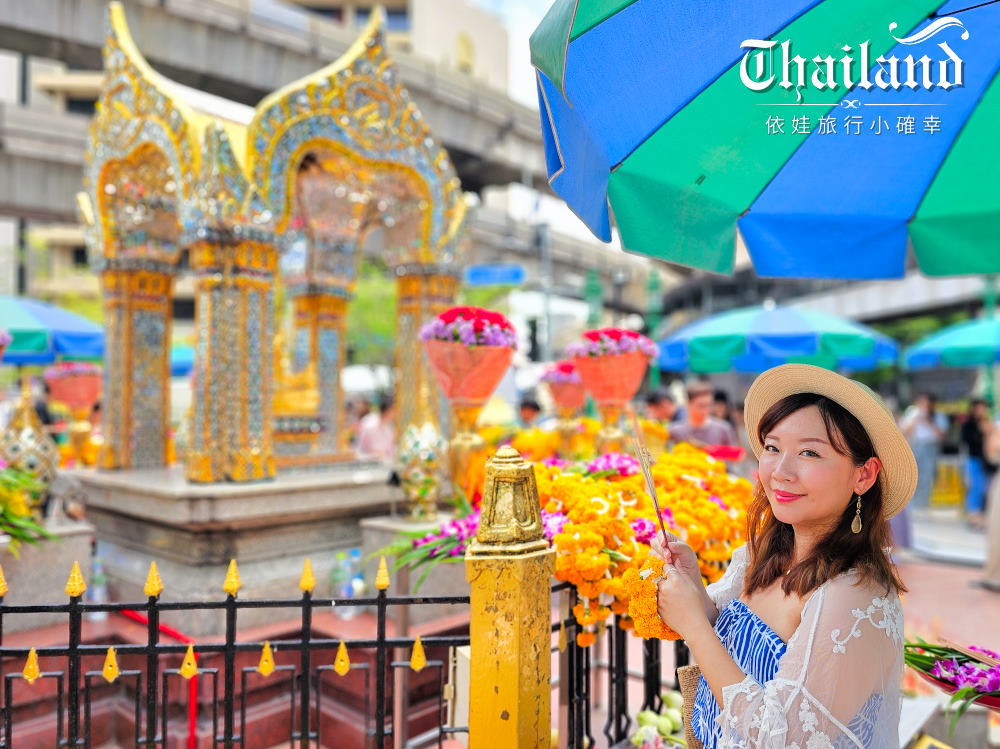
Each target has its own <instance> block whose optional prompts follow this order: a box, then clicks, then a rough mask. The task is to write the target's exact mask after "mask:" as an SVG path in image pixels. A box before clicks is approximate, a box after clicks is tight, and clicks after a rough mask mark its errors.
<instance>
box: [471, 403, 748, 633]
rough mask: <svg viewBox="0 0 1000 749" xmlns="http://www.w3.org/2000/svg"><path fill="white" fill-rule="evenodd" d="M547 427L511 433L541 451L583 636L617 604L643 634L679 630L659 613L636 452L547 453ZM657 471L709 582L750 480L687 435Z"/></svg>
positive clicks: (477, 466)
mask: <svg viewBox="0 0 1000 749" xmlns="http://www.w3.org/2000/svg"><path fill="white" fill-rule="evenodd" d="M583 423H584V429H586V428H587V426H586V425H587V422H586V421H584V422H583ZM595 423H596V422H595ZM547 434H550V433H546V432H542V431H541V430H535V429H532V430H526V431H524V432H521V433H519V434H517V435H515V436H514V443H515V447H516V448H517V449H518V450H519V451H520V452H522V453H527V454H529V455H530V456H531V458H533V459H534V460H536V461H539V462H536V463H535V466H534V470H535V479H536V483H537V486H538V496H539V501H540V503H541V508H542V517H543V522H544V525H545V529H546V533H545V535H546V537H547V538H548V539H549V540H550V542H551V543H552V545H553V546H554V548H555V550H556V564H555V577H556V579H558V580H560V581H568V582H570V583H572V584H573V585H574V586H575V587H576V592H577V595H578V596H579V598H580V601H579V603H578V604H577V605H576V606H575V607H574V609H573V614H574V616H575V618H576V620H577V623H578V624H579V625H580V627H581V628H583V631H581V632H580V633H579V634H578V637H577V641H578V643H587V644H589V643H591V642H593V638H594V637H595V630H599V629H600V627H602V626H603V625H604V623H605V622H606V621H607V619H608V618H609V617H610V616H612V615H613V614H614V615H618V616H619V617H622V618H621V619H620V621H619V626H621V627H622V628H623V629H631V628H634V630H635V632H636V634H637V635H638V636H641V637H647V638H648V637H660V638H664V639H676V634H674V633H673V632H672V631H670V630H669V628H667V627H666V625H664V624H663V622H662V621H660V619H659V616H658V615H657V613H656V595H655V586H654V583H653V582H652V580H653V578H655V577H656V576H657V575H659V574H660V571H659V570H657V569H656V567H657V565H658V564H659V562H658V560H655V559H652V558H650V555H649V548H650V547H649V543H650V542H651V541H652V539H653V537H654V536H655V535H656V534H657V533H659V522H658V520H657V518H656V511H655V509H654V506H653V502H652V500H651V498H650V497H649V494H647V492H646V486H645V483H644V481H643V478H642V475H641V473H640V472H638V471H634V470H633V468H634V465H633V464H634V463H635V460H634V458H632V457H630V456H625V455H617V454H608V455H602V456H598V458H596V459H592V460H589V461H576V462H572V461H566V460H560V459H557V458H554V457H551V456H550V457H547V458H546V457H545V456H546V455H547V454H549V453H550V447H549V443H548V442H547V437H546V436H545V435H547ZM491 436H494V437H496V436H498V435H491ZM490 452H491V450H490V449H489V448H487V450H486V451H484V452H483V453H481V454H480V455H478V456H476V458H477V459H476V460H475V461H473V467H472V468H470V472H469V474H468V476H467V479H466V482H465V483H466V485H465V487H464V488H465V489H466V496H467V497H468V498H470V500H471V501H472V504H473V505H475V504H478V499H479V497H480V496H481V492H482V489H483V483H484V481H485V470H484V466H485V458H486V457H487V455H488V454H489V453H490ZM551 454H554V449H552V453H551ZM652 474H653V480H654V483H655V485H656V490H657V500H658V502H659V504H660V507H661V510H662V517H663V522H664V524H665V525H666V526H667V527H668V528H669V530H670V532H671V533H673V534H675V535H677V536H678V537H679V538H681V539H682V540H684V541H685V542H686V543H688V544H689V545H690V546H691V548H692V549H693V550H694V552H695V554H696V555H697V558H698V565H699V569H700V571H701V574H702V577H703V578H704V580H705V582H707V583H711V582H715V581H716V580H718V579H719V578H720V577H721V576H722V574H723V572H724V571H725V569H726V566H727V565H728V563H729V559H730V558H731V556H732V553H733V551H734V550H735V549H736V548H737V547H739V546H741V545H742V544H743V543H744V542H745V538H744V533H745V529H746V509H747V507H748V506H749V504H750V502H751V500H752V497H753V487H752V486H751V484H750V482H749V481H747V480H746V479H742V478H736V477H733V476H730V475H728V474H727V472H726V465H725V463H723V462H722V461H718V460H715V459H713V458H712V457H710V456H709V455H708V454H706V453H705V452H703V451H701V450H699V449H697V448H695V447H692V446H690V445H688V444H683V443H682V444H678V445H676V446H674V447H673V449H672V450H671V451H670V452H664V453H662V454H660V455H659V456H658V457H657V459H656V461H655V462H654V463H653V465H652ZM463 551H464V549H463ZM456 553H458V552H456ZM644 569H654V570H655V573H654V574H652V575H650V576H649V577H647V578H645V579H643V578H641V577H640V575H639V573H640V571H641V570H644ZM582 646H584V647H585V645H582Z"/></svg>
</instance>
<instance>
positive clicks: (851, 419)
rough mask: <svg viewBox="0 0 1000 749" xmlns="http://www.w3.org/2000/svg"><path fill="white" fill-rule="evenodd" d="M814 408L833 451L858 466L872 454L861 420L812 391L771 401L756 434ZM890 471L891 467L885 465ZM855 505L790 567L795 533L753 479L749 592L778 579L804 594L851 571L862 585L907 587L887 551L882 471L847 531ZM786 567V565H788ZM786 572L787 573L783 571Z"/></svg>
mask: <svg viewBox="0 0 1000 749" xmlns="http://www.w3.org/2000/svg"><path fill="white" fill-rule="evenodd" d="M809 406H816V407H817V408H818V409H819V412H820V415H821V416H822V417H823V423H824V424H825V425H826V433H827V437H828V438H829V440H830V444H831V445H832V446H833V449H834V450H836V451H837V452H838V453H840V454H841V455H845V456H847V457H848V458H850V459H851V462H852V463H854V465H855V466H862V465H864V464H865V462H866V461H867V460H868V459H869V458H872V457H877V456H876V455H875V448H874V447H873V445H872V441H871V438H870V437H869V436H868V433H867V432H866V431H865V428H864V427H863V426H862V425H861V422H860V421H858V419H857V418H856V417H855V416H854V415H853V414H851V413H850V412H849V411H848V410H847V409H845V408H844V407H843V406H841V405H840V404H839V403H836V402H834V401H832V400H830V399H829V398H826V397H824V396H822V395H817V394H815V393H797V394H795V395H790V396H788V397H786V398H783V399H782V400H780V401H778V402H777V403H775V404H774V405H773V406H771V407H770V408H769V409H768V410H767V412H766V413H765V414H764V416H763V417H761V420H760V424H759V425H758V427H757V435H758V437H759V438H760V441H761V443H763V442H764V437H765V436H766V435H767V434H769V433H770V432H771V430H772V429H774V427H775V426H776V425H777V424H778V423H779V422H781V421H783V420H784V419H785V418H786V417H788V416H790V415H791V414H793V413H795V412H796V411H798V410H800V409H803V408H808V407H809ZM889 468H890V470H891V466H890V467H889ZM855 511H856V505H855V503H854V502H850V503H848V505H847V508H846V509H845V510H844V513H843V515H841V517H840V520H839V521H838V522H837V525H836V526H834V527H833V528H832V529H831V530H830V531H829V532H828V533H827V534H826V536H824V537H823V538H822V539H820V541H819V542H818V543H817V544H816V546H815V547H814V548H813V550H812V552H811V553H810V554H809V556H808V557H806V558H805V559H803V560H802V561H801V562H799V563H798V564H797V565H795V566H794V567H792V554H793V547H794V542H795V534H794V531H793V530H792V526H791V525H789V524H788V523H782V522H781V521H779V520H778V519H777V518H775V517H774V514H773V513H772V512H771V505H770V503H769V502H768V500H767V495H766V494H765V493H764V487H763V485H762V484H761V483H760V481H759V480H758V481H757V488H756V491H755V493H754V499H753V501H752V502H751V504H750V508H749V509H748V510H747V526H748V528H747V535H748V546H749V567H748V569H747V575H746V579H745V582H744V589H745V592H746V593H747V594H748V595H749V594H751V593H753V592H754V591H756V590H764V589H766V588H767V587H768V586H770V585H771V584H772V583H774V581H775V580H779V579H780V580H781V581H782V583H781V589H782V590H783V591H784V592H785V595H791V594H792V593H795V594H797V595H799V596H806V595H808V594H809V593H811V592H812V591H813V590H815V589H816V588H818V587H819V586H820V585H822V584H823V583H824V582H826V581H827V580H831V579H832V578H834V577H836V576H837V575H839V574H841V573H843V572H847V571H848V570H850V569H852V568H853V569H855V570H856V571H857V572H858V574H859V576H860V582H862V583H870V582H873V583H877V584H879V585H881V586H883V587H885V588H886V591H889V590H895V591H896V592H897V593H903V592H905V591H906V587H905V586H904V585H903V581H902V580H901V579H900V578H899V573H898V572H897V571H896V567H895V565H893V563H892V560H891V559H889V555H888V553H887V552H886V549H887V548H888V547H889V546H891V545H892V533H891V531H890V530H889V522H888V521H887V520H886V518H885V517H884V515H883V514H882V472H881V471H880V472H879V476H878V479H876V481H875V483H874V484H873V485H872V487H871V489H869V490H868V491H867V492H865V493H864V494H862V495H861V532H860V533H853V532H852V531H851V522H852V521H853V520H854V514H855ZM790 567H791V569H789V568H790ZM786 571H787V574H785V573H786Z"/></svg>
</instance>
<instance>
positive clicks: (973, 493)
mask: <svg viewBox="0 0 1000 749" xmlns="http://www.w3.org/2000/svg"><path fill="white" fill-rule="evenodd" d="M990 428H991V426H990V410H989V405H988V404H987V403H986V401H984V400H983V399H982V398H974V399H973V400H972V404H971V405H970V406H969V413H968V415H967V417H966V419H965V423H964V424H962V431H961V437H962V445H963V446H964V447H965V452H966V457H965V480H966V487H967V488H966V491H965V513H966V520H967V521H968V523H969V525H970V526H972V527H973V528H975V529H977V530H982V529H983V528H985V527H986V519H985V515H984V509H985V507H986V489H987V487H988V486H989V483H990V474H991V470H990V469H991V467H992V464H991V463H989V462H988V461H987V460H986V455H985V453H984V446H985V443H986V435H987V434H988V433H989V431H990Z"/></svg>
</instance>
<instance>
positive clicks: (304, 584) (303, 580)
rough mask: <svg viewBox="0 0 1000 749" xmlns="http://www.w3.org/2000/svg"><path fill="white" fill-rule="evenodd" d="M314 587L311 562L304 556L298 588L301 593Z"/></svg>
mask: <svg viewBox="0 0 1000 749" xmlns="http://www.w3.org/2000/svg"><path fill="white" fill-rule="evenodd" d="M315 587H316V576H315V575H314V574H313V568H312V562H310V561H309V557H306V561H305V564H303V565H302V577H300V578H299V590H301V591H302V592H303V593H312V592H313V588H315Z"/></svg>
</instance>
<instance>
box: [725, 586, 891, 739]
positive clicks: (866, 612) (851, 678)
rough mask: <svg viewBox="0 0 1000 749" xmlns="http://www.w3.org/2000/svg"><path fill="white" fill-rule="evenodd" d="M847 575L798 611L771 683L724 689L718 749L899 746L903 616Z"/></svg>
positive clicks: (888, 601) (880, 594)
mask: <svg viewBox="0 0 1000 749" xmlns="http://www.w3.org/2000/svg"><path fill="white" fill-rule="evenodd" d="M855 580H856V577H855V576H854V575H853V574H849V575H844V576H841V577H839V578H836V579H835V580H832V581H830V582H829V583H827V584H826V585H825V586H823V587H821V588H819V590H817V591H816V592H815V593H814V594H813V595H812V596H811V597H810V598H809V600H808V601H807V602H806V605H805V607H804V608H803V610H802V621H801V624H800V625H799V628H798V629H797V630H796V631H795V634H793V635H792V638H791V639H790V640H789V642H788V649H787V650H786V652H785V654H784V656H782V658H781V661H780V663H779V665H778V672H777V674H776V675H775V678H774V679H772V680H771V681H768V682H767V683H765V684H759V683H757V682H756V681H754V680H753V679H752V678H751V677H749V676H748V677H747V678H746V679H744V680H743V681H742V682H741V683H739V684H733V685H730V686H727V687H725V688H724V689H723V690H722V702H723V704H722V713H721V715H720V716H719V723H720V726H719V728H720V730H721V741H720V742H719V743H718V747H717V749H841V748H842V747H861V748H862V749H869V748H874V747H893V746H896V745H897V743H898V738H897V731H898V723H899V709H900V704H901V699H902V694H901V692H900V679H901V677H902V670H903V611H902V607H901V606H900V603H899V596H897V595H896V594H895V593H892V594H889V595H883V593H884V592H882V591H875V590H873V589H872V588H871V587H869V586H857V585H854V584H853V583H854V582H855Z"/></svg>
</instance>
